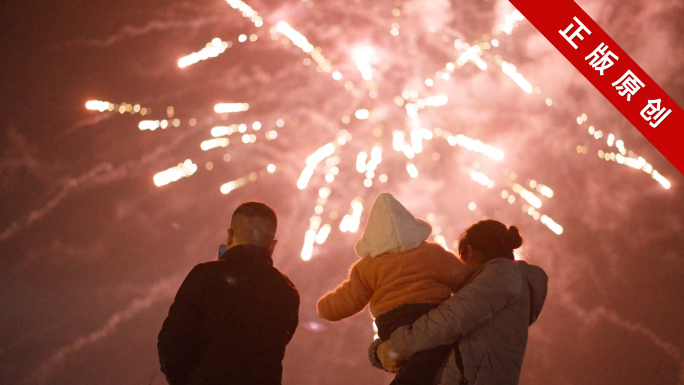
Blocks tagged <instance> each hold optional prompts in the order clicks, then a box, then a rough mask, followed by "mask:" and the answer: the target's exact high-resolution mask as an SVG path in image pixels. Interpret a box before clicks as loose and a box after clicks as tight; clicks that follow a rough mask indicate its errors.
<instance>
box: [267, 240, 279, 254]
mask: <svg viewBox="0 0 684 385" xmlns="http://www.w3.org/2000/svg"><path fill="white" fill-rule="evenodd" d="M276 243H278V240H277V239H274V240H272V241H271V247H269V250H271V253H273V249H275V247H276Z"/></svg>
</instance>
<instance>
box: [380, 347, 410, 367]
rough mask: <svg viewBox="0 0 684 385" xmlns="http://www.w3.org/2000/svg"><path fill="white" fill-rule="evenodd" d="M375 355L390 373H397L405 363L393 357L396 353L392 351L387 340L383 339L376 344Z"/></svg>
mask: <svg viewBox="0 0 684 385" xmlns="http://www.w3.org/2000/svg"><path fill="white" fill-rule="evenodd" d="M377 355H378V359H379V360H380V362H381V363H382V366H383V367H384V368H385V369H387V371H389V372H392V373H399V371H401V369H402V368H403V367H404V364H406V362H402V361H397V360H396V359H395V357H396V353H395V352H393V351H392V346H391V345H390V342H389V341H385V342H383V343H381V344H380V346H378V351H377Z"/></svg>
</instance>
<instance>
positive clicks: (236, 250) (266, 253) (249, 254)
mask: <svg viewBox="0 0 684 385" xmlns="http://www.w3.org/2000/svg"><path fill="white" fill-rule="evenodd" d="M219 259H220V260H224V261H227V260H256V261H262V262H265V263H268V264H269V265H271V266H273V257H272V256H271V250H269V249H268V248H266V247H263V246H259V245H239V246H233V247H231V248H230V249H228V250H226V252H225V253H223V255H221V257H220V258H219Z"/></svg>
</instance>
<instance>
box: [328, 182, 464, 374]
mask: <svg viewBox="0 0 684 385" xmlns="http://www.w3.org/2000/svg"><path fill="white" fill-rule="evenodd" d="M431 232H432V227H431V226H430V225H429V224H428V223H426V222H424V221H421V220H419V219H416V218H415V217H414V216H413V215H412V214H411V213H410V212H409V211H408V210H406V208H405V207H404V206H402V205H401V203H399V202H398V201H397V200H396V199H395V198H394V197H393V196H392V195H391V194H389V193H382V194H380V195H379V196H378V197H377V198H376V200H375V203H373V207H372V208H371V211H370V214H369V216H368V222H367V224H366V228H365V229H364V231H363V236H362V237H361V239H360V240H359V241H358V242H357V243H356V246H355V251H356V254H357V255H358V256H359V257H360V258H361V259H360V260H359V261H358V262H356V263H355V264H354V265H353V266H352V267H351V271H350V273H349V279H347V280H346V281H344V282H342V284H340V285H339V286H338V287H337V288H336V289H335V290H334V291H332V292H330V293H328V294H326V295H325V296H324V297H322V298H321V299H320V300H318V305H317V311H318V314H319V316H321V318H324V319H326V320H328V321H339V320H342V319H344V318H348V317H351V316H353V315H355V314H357V313H359V312H361V310H363V309H364V308H365V307H366V305H367V304H368V303H369V302H370V311H371V314H372V316H373V317H374V318H376V319H375V323H376V326H377V327H378V334H379V337H380V339H381V340H383V341H384V340H386V339H388V338H389V336H390V335H391V334H392V332H393V331H394V330H396V329H397V328H398V327H400V326H403V325H408V324H411V323H413V321H415V320H416V319H418V318H419V317H420V316H421V315H423V314H425V313H427V312H428V311H430V310H431V309H433V308H435V307H437V306H438V305H439V304H440V303H442V302H444V301H445V300H446V299H448V298H450V297H451V294H452V293H455V292H457V291H458V290H459V289H460V288H461V287H462V286H463V284H464V283H465V281H466V279H467V278H468V276H469V275H470V273H471V270H470V268H468V267H467V266H466V265H464V264H463V263H462V262H461V261H460V260H459V259H458V258H456V256H455V255H454V254H452V253H450V252H448V251H446V250H444V248H442V247H441V246H439V245H437V244H435V243H430V242H426V241H425V240H426V239H427V238H428V237H429V236H430V234H431ZM451 348H452V347H451V346H446V347H441V348H437V349H433V350H429V351H426V352H420V353H418V354H415V355H414V356H413V357H411V359H410V360H409V361H408V362H407V364H406V365H405V366H404V369H402V371H401V372H400V373H399V374H398V375H397V377H396V378H395V380H394V381H393V382H392V383H393V384H418V383H430V382H431V380H432V378H434V375H435V374H436V372H437V370H438V369H439V368H440V367H441V366H442V363H443V362H444V359H446V356H447V355H448V353H449V351H450V350H451Z"/></svg>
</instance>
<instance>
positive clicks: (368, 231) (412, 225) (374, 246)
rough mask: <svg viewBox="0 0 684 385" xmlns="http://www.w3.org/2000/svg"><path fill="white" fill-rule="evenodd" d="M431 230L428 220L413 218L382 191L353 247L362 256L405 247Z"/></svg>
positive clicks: (423, 239) (415, 242)
mask: <svg viewBox="0 0 684 385" xmlns="http://www.w3.org/2000/svg"><path fill="white" fill-rule="evenodd" d="M431 233H432V226H430V224H429V223H427V222H425V221H422V220H420V219H416V218H415V217H414V216H413V214H411V213H410V212H409V211H408V210H407V209H406V208H405V207H404V206H403V205H402V204H401V203H399V201H398V200H397V199H396V198H394V197H393V196H392V194H389V193H382V194H380V195H378V197H377V198H376V199H375V202H374V203H373V207H371V211H370V214H368V222H367V223H366V228H365V229H364V230H363V236H362V237H361V239H360V240H359V241H358V242H356V246H355V251H356V254H357V255H358V256H359V257H362V258H363V257H376V256H378V255H382V254H385V253H398V252H402V251H408V250H411V249H415V248H416V247H418V246H420V244H421V243H422V242H423V241H425V240H426V239H427V238H428V237H429V236H430V234H431Z"/></svg>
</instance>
